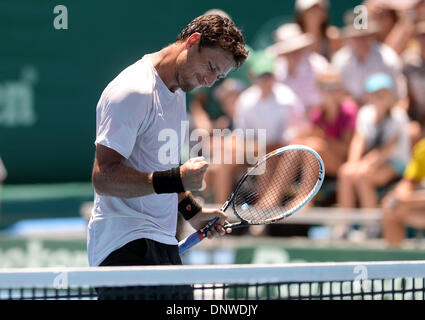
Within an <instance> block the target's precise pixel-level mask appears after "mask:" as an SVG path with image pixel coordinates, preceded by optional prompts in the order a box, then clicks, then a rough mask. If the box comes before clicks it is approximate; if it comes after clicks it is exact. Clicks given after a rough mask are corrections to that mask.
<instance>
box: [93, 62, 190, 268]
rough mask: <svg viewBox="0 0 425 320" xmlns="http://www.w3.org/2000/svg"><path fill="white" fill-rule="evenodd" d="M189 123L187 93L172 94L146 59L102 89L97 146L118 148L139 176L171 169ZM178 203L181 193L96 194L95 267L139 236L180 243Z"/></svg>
mask: <svg viewBox="0 0 425 320" xmlns="http://www.w3.org/2000/svg"><path fill="white" fill-rule="evenodd" d="M184 120H186V95H185V93H184V92H183V91H181V90H180V89H179V90H177V91H176V92H175V93H173V92H171V91H170V90H169V89H168V88H167V87H166V85H165V84H164V82H163V81H162V79H161V78H160V77H159V75H158V74H157V72H156V70H155V68H154V66H153V65H152V62H151V60H150V59H149V58H148V57H147V56H145V57H143V58H142V59H141V60H139V61H137V62H136V63H134V64H133V65H131V66H129V67H128V68H126V69H125V70H124V71H122V72H121V73H120V74H119V75H118V76H117V77H116V78H115V79H114V80H113V81H112V82H111V83H109V85H108V86H107V87H106V89H105V90H104V91H103V93H102V95H101V97H100V100H99V102H98V105H97V109H96V142H95V143H98V144H102V145H104V146H106V147H108V148H111V149H114V150H115V151H117V152H118V153H120V154H121V155H122V156H124V157H125V158H126V160H125V162H124V164H125V165H126V166H129V167H131V168H134V169H137V170H138V171H140V172H152V171H162V170H168V169H170V168H173V167H176V166H178V165H179V162H180V150H181V149H180V148H181V143H182V142H181V138H183V139H184V137H181V134H180V133H181V125H182V121H184ZM171 137H174V139H173V138H171ZM175 138H177V140H176V139H175ZM167 157H168V158H167ZM177 205H178V203H177V194H176V193H172V194H156V193H153V194H150V195H147V196H143V197H137V198H130V199H122V198H117V197H111V196H101V195H99V194H97V193H95V197H94V208H93V211H92V216H91V219H90V222H89V232H88V255H89V263H90V265H91V266H97V265H99V264H100V263H101V262H102V261H103V260H104V259H105V258H106V257H107V256H108V255H109V254H110V253H111V252H112V251H114V250H116V249H118V248H120V247H122V246H123V245H125V244H127V243H128V242H130V241H133V240H136V239H140V238H148V239H152V240H155V241H158V242H161V243H165V244H172V245H176V244H177V240H176V238H175V234H176V227H177V210H178V209H177Z"/></svg>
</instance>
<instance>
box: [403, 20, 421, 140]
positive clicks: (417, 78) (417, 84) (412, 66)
mask: <svg viewBox="0 0 425 320" xmlns="http://www.w3.org/2000/svg"><path fill="white" fill-rule="evenodd" d="M415 35H416V39H417V41H418V43H419V46H420V50H419V52H415V51H409V52H406V54H405V56H404V62H405V64H404V74H405V76H406V79H407V90H408V97H409V108H408V114H409V117H410V119H411V120H412V122H411V125H410V133H411V139H412V144H414V143H415V142H417V141H418V140H419V138H420V136H421V135H422V134H423V132H424V130H425V90H424V88H425V20H424V21H422V22H420V23H418V24H417V25H416V28H415Z"/></svg>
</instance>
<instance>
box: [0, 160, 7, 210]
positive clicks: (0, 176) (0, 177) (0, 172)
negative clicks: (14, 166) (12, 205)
mask: <svg viewBox="0 0 425 320" xmlns="http://www.w3.org/2000/svg"><path fill="white" fill-rule="evenodd" d="M6 177H7V171H6V168H5V166H4V164H3V161H2V160H1V158H0V195H1V187H2V185H3V181H4V180H6ZM0 204H1V198H0Z"/></svg>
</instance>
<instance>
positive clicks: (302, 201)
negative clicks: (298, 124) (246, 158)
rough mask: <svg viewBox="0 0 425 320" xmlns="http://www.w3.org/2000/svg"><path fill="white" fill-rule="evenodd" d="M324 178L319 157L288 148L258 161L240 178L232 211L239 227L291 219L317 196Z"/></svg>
mask: <svg viewBox="0 0 425 320" xmlns="http://www.w3.org/2000/svg"><path fill="white" fill-rule="evenodd" d="M324 177H325V167H324V164H323V160H322V159H321V157H320V156H319V154H318V153H317V152H316V151H315V150H313V149H312V148H310V147H307V146H304V145H288V146H285V147H282V148H279V149H276V150H274V151H272V152H270V153H268V154H267V155H265V156H264V157H263V158H262V159H260V160H259V161H258V162H257V163H256V164H255V165H254V166H253V167H252V168H250V169H249V170H248V171H247V173H246V174H245V175H244V176H243V177H242V179H241V180H240V181H239V183H238V185H237V186H236V189H235V192H234V194H233V198H232V200H231V201H232V208H233V211H234V213H235V215H236V216H237V217H238V218H239V219H240V220H241V221H242V223H243V224H251V225H258V224H270V223H274V222H277V221H279V220H282V219H284V218H286V217H289V216H291V215H292V214H294V213H295V212H297V211H299V210H300V209H301V208H303V207H304V206H305V205H306V204H307V203H308V202H310V201H311V200H312V199H313V197H314V196H315V195H316V194H317V192H318V191H319V190H320V187H321V186H322V183H323V180H324Z"/></svg>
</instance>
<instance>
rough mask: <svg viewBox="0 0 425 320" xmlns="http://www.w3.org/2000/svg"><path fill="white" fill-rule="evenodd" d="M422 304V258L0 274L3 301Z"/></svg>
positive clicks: (424, 265)
mask: <svg viewBox="0 0 425 320" xmlns="http://www.w3.org/2000/svg"><path fill="white" fill-rule="evenodd" d="M99 298H100V299H143V300H150V299H159V300H179V299H184V300H192V299H194V300H234V299H243V300H257V299H265V300H274V299H285V300H286V299H289V300H292V299H295V300H299V299H306V300H310V299H313V300H331V299H341V300H345V299H351V300H381V299H383V300H386V299H388V300H424V299H425V261H403V262H400V261H394V262H350V263H307V264H284V265H221V266H155V267H102V268H55V269H52V268H45V269H9V270H8V269H4V270H0V299H24V300H26V299H35V300H38V299H54V300H56V299H60V300H61V299H99Z"/></svg>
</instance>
